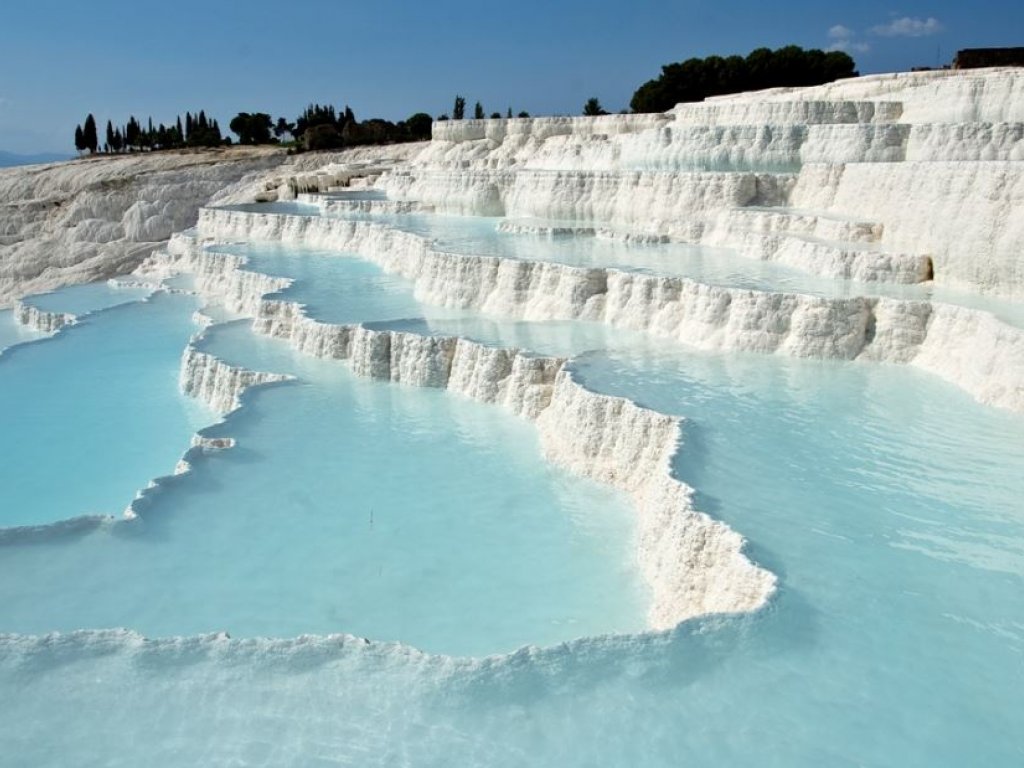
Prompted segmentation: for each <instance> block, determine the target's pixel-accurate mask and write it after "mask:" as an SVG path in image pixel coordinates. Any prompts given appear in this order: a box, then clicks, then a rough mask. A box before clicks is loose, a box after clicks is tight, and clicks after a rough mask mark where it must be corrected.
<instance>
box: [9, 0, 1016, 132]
mask: <svg viewBox="0 0 1024 768" xmlns="http://www.w3.org/2000/svg"><path fill="white" fill-rule="evenodd" d="M789 43H795V44H797V45H801V46H804V47H820V48H829V47H838V48H842V49H844V50H847V51H849V52H850V53H851V54H852V55H853V56H854V58H855V59H856V61H857V64H858V66H859V68H860V71H861V72H862V73H871V72H885V71H893V70H900V69H908V68H909V67H911V66H914V65H931V66H934V65H935V64H937V63H939V62H943V63H945V62H948V61H949V60H950V59H951V58H952V56H953V54H954V53H955V51H956V50H957V49H958V48H966V47H984V46H1010V45H1024V2H1022V1H1021V0H1012V1H1011V0H974V2H963V0H960V1H959V2H952V0H930V1H923V0H922V1H918V0H891V1H890V2H885V1H883V2H879V1H877V0H858V1H857V2H856V3H853V2H847V3H836V2H824V1H821V2H811V1H810V0H794V1H793V2H779V1H778V0H777V1H776V2H765V0H710V1H705V0H631V1H630V2H603V1H602V0H548V1H547V2H541V1H540V0H517V1H516V2H502V3H493V2H487V1H486V0H477V1H476V2H466V1H464V0H435V1H434V2H429V3H424V2H397V0H359V1H358V2H355V1H352V0H300V1H299V2H268V1H267V0H249V2H245V3H234V2H229V0H203V1H202V2H196V1H195V0H175V2H170V3H146V2H141V3H140V2H131V3H129V2H118V3H112V2H107V0H90V1H89V2H81V3H80V2H71V1H70V0H59V1H57V0H20V1H18V2H14V1H12V2H6V3H4V7H3V8H2V10H0V149H3V150H10V151H15V152H42V151H71V150H72V149H73V146H72V145H73V142H72V138H73V133H74V128H75V125H76V124H77V123H78V122H80V121H82V120H83V119H84V118H85V115H86V114H87V113H88V112H90V111H91V112H93V113H94V114H95V115H96V118H97V122H98V123H99V126H100V131H101V132H102V130H103V126H104V125H105V124H106V120H107V119H108V118H113V119H114V120H115V122H124V121H125V120H126V119H127V116H128V114H129V113H133V114H135V115H136V116H137V117H140V118H142V119H145V118H146V117H148V116H150V115H152V117H153V118H154V120H155V121H156V122H158V123H159V122H168V123H169V122H171V121H172V120H173V119H174V116H175V115H176V114H178V113H183V112H184V111H185V110H191V111H196V110H198V109H200V108H203V109H206V110H207V112H208V113H209V114H211V115H212V116H215V117H217V118H219V119H220V121H221V124H222V126H223V127H224V128H225V130H226V126H227V122H228V120H229V119H230V117H231V116H232V115H234V114H235V113H236V112H238V111H242V110H247V111H260V112H270V113H272V114H273V115H274V116H275V117H277V116H278V115H285V116H287V117H289V118H290V119H294V117H295V116H296V115H297V114H298V113H299V112H300V111H301V109H302V107H303V106H304V105H305V104H307V103H309V102H311V101H318V102H321V103H324V102H329V103H334V104H346V103H347V104H349V105H351V106H352V108H353V110H354V111H355V113H356V116H357V117H358V118H360V119H362V118H367V117H384V118H387V119H390V120H399V119H403V118H405V117H407V116H409V115H410V114H412V113H414V112H419V111H423V112H429V113H430V114H432V115H437V114H440V113H441V112H448V111H450V110H451V102H452V100H453V97H454V96H455V94H456V93H460V94H462V95H464V96H465V97H466V99H467V102H468V104H469V105H470V106H469V108H470V109H472V105H473V103H474V102H475V101H477V100H479V101H481V102H482V103H483V105H484V108H485V109H486V110H487V112H488V114H489V113H490V112H492V111H501V112H504V111H505V109H506V108H507V107H512V109H513V110H515V111H516V112H518V111H519V110H521V109H525V110H528V111H529V112H530V113H531V114H535V115H540V114H577V113H579V112H580V111H581V108H582V105H583V102H584V101H585V100H586V99H587V98H588V97H590V96H597V97H598V98H599V99H600V100H601V102H602V104H603V105H604V107H605V108H606V109H609V110H610V111H617V110H619V109H622V108H625V107H627V106H628V104H629V99H630V96H631V95H632V93H633V91H634V90H635V89H636V87H637V86H639V85H640V84H641V83H643V82H644V81H646V80H648V79H650V78H652V77H655V76H657V74H658V73H659V71H660V69H659V68H660V66H661V65H662V64H666V63H669V62H673V61H681V60H683V59H686V58H689V57H691V56H706V55H710V54H722V55H727V54H732V53H740V54H746V53H748V52H749V51H750V50H752V49H753V48H756V47H760V46H769V47H779V46H781V45H786V44H789Z"/></svg>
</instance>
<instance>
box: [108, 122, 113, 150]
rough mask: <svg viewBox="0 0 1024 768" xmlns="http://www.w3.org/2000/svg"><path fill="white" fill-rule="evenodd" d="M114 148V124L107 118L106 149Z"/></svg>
mask: <svg viewBox="0 0 1024 768" xmlns="http://www.w3.org/2000/svg"><path fill="white" fill-rule="evenodd" d="M111 149H114V125H113V123H111V122H110V121H109V120H107V151H108V152H109V151H110V150H111Z"/></svg>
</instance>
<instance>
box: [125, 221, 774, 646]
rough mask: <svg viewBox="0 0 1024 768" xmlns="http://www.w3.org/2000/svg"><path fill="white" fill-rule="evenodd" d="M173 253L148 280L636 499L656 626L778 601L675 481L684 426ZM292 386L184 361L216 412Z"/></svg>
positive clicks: (201, 256) (532, 362)
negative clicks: (421, 394)
mask: <svg viewBox="0 0 1024 768" xmlns="http://www.w3.org/2000/svg"><path fill="white" fill-rule="evenodd" d="M172 250H174V254H173V255H172V254H169V253H168V254H163V253H158V254H155V255H154V256H153V257H151V258H150V259H149V260H148V261H147V262H146V264H144V265H143V267H142V268H141V269H142V272H143V273H144V274H147V275H159V274H171V273H174V272H177V271H189V272H192V273H193V274H196V275H197V276H201V277H200V278H199V279H197V281H196V285H197V289H198V290H199V292H200V294H201V295H203V296H204V297H205V298H206V299H207V300H209V301H216V302H223V303H225V304H226V305H227V306H229V307H231V308H232V309H235V310H236V311H244V312H248V313H250V314H252V315H254V321H253V329H254V330H255V331H256V332H258V333H262V334H265V335H269V336H273V337H276V338H283V339H286V340H288V341H289V343H290V344H291V345H292V346H293V347H294V348H295V349H297V350H298V351H300V352H302V353H304V354H308V355H311V356H315V357H320V358H329V359H337V360H346V361H347V362H348V364H349V366H350V367H351V369H352V370H353V371H354V372H355V373H356V374H357V375H360V376H365V377H367V378H373V379H380V380H385V381H393V382H397V383H403V384H408V385H412V386H425V387H438V388H445V389H448V390H450V391H452V392H458V393H460V394H462V395H465V396H467V397H471V398H473V399H475V400H479V401H481V402H485V403H493V404H496V405H501V406H503V407H505V408H507V409H509V410H510V411H511V412H513V413H514V414H516V415H518V416H521V417H524V418H527V419H530V420H532V421H534V422H535V423H536V425H537V428H538V431H539V434H540V438H541V445H542V447H543V450H544V453H545V456H546V457H547V458H548V459H549V460H551V461H553V462H554V463H556V464H558V465H560V466H564V467H566V468H567V469H570V470H572V471H574V472H576V473H578V474H581V475H583V476H585V477H589V478H592V479H594V480H598V481H600V482H604V483H607V484H609V485H611V486H613V487H615V488H618V489H621V490H623V491H625V492H627V493H629V494H630V496H631V497H632V499H633V502H634V506H635V508H636V510H637V523H638V525H637V547H638V562H639V564H640V567H641V569H642V571H643V573H644V575H645V577H646V579H647V582H648V584H649V585H650V587H651V591H652V599H651V608H650V611H649V623H650V625H651V627H652V628H655V629H668V628H670V627H673V626H675V625H676V624H678V623H679V622H680V621H683V620H685V619H688V618H692V617H695V616H700V615H704V614H709V613H723V612H735V611H750V610H754V609H756V608H758V607H759V606H761V605H762V604H764V602H765V601H766V600H767V599H768V598H769V596H770V595H771V594H772V592H773V591H774V588H775V576H774V575H773V574H771V573H770V572H768V571H766V570H764V569H762V568H760V567H758V566H756V565H754V564H753V563H751V562H750V561H749V560H748V559H747V558H746V556H745V555H744V554H743V539H742V537H741V536H739V535H738V534H736V533H735V532H734V531H732V530H731V529H729V528H728V527H727V526H726V525H724V524H722V523H719V522H717V521H715V520H712V519H711V518H709V517H708V516H707V515H705V514H703V513H701V512H699V511H697V510H696V509H695V508H694V505H693V500H692V496H693V492H692V490H691V489H690V488H689V487H688V486H686V485H685V484H683V483H681V482H680V481H678V480H676V479H675V478H674V477H673V476H672V473H671V461H672V458H673V456H674V455H675V454H676V452H677V450H678V447H679V443H680V440H681V433H680V428H679V422H680V420H679V419H678V418H675V417H671V416H666V415H664V414H660V413H657V412H655V411H652V410H650V409H647V408H643V407H641V406H638V405H636V404H635V403H632V402H630V401H629V400H626V399H623V398H617V397H609V396H607V395H599V394H596V393H594V392H591V391H589V390H587V389H586V388H584V387H582V386H580V385H579V384H578V383H577V382H576V381H574V380H573V378H572V375H571V374H570V372H569V370H568V369H567V368H566V361H565V360H564V359H560V358H551V357H538V356H533V355H530V354H527V353H524V352H522V351H520V350H516V349H504V348H497V347H489V346H486V345H483V344H478V343H476V342H472V341H468V340H466V339H460V338H456V337H435V336H422V335H418V334H413V333H405V332H399V331H383V330H374V329H371V328H366V327H363V326H359V325H332V324H328V323H322V322H318V321H316V320H313V319H312V318H309V317H308V316H306V314H305V313H304V312H303V310H302V307H301V306H300V305H298V304H296V303H294V302H288V301H280V300H269V299H264V298H263V294H264V293H265V292H267V291H268V290H278V289H279V288H280V286H279V285H277V284H275V283H274V282H273V281H272V280H271V279H269V278H265V279H264V280H262V281H261V280H259V279H257V278H259V277H264V276H262V275H257V273H253V272H246V271H245V270H242V269H240V266H241V265H242V260H241V259H239V258H238V257H233V256H223V255H219V254H215V253H209V252H206V251H203V250H201V249H200V248H199V247H198V245H197V244H195V243H194V241H190V240H189V239H188V238H178V239H176V241H175V247H174V248H173V249H172ZM218 271H219V274H217V273H218ZM286 379H287V377H283V376H279V375H276V374H267V373H257V372H254V371H247V370H244V369H240V368H237V367H234V366H230V365H227V364H225V363H223V362H222V361H220V360H218V359H217V358H215V357H213V356H212V355H210V354H208V353H205V352H202V351H200V350H198V349H197V348H196V347H195V346H194V345H191V344H190V345H189V347H188V349H187V350H186V352H185V354H184V356H183V357H182V364H181V386H182V389H183V391H185V392H186V393H187V394H190V395H192V396H194V397H197V398H199V399H201V400H202V401H203V402H205V403H206V404H208V405H209V406H210V407H211V408H213V409H214V410H217V411H219V412H221V413H226V412H228V411H230V410H233V409H234V408H237V407H238V404H239V402H238V398H239V396H240V395H241V393H242V392H243V391H244V390H245V389H246V388H248V387H250V386H256V385H259V384H263V383H267V382H276V381H283V380H286ZM185 468H187V466H186V467H185Z"/></svg>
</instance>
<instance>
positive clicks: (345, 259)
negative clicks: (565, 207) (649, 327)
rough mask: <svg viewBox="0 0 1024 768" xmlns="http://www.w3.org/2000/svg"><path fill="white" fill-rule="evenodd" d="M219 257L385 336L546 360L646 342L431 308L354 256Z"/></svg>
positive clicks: (268, 247) (319, 312)
mask: <svg viewBox="0 0 1024 768" xmlns="http://www.w3.org/2000/svg"><path fill="white" fill-rule="evenodd" d="M214 250H215V251H216V252H220V253H230V254H236V255H241V256H244V257H245V258H246V259H247V264H246V269H251V270H255V271H257V272H262V273H264V274H268V275H275V276H278V277H288V278H291V279H292V280H293V281H294V282H293V283H292V285H291V286H290V287H289V288H287V289H285V290H284V291H282V292H280V293H278V294H274V297H275V298H283V299H288V300H290V301H297V302H301V303H302V304H303V305H304V306H305V308H306V313H307V314H308V315H309V316H310V317H312V318H315V319H317V320H321V321H323V322H327V323H340V324H344V323H358V322H362V323H364V324H366V325H368V326H370V327H372V328H377V329H391V330H401V331H411V332H413V333H421V334H424V335H435V336H436V335H441V336H462V337H463V338H467V339H471V340H473V341H477V342H480V343H482V344H488V345H493V346H504V347H517V348H521V349H528V350H530V351H532V352H536V353H538V354H545V355H570V354H578V353H580V352H585V351H587V350H591V349H602V348H606V347H609V346H616V347H618V346H623V345H635V344H644V343H646V341H645V340H644V339H643V337H641V336H640V335H639V334H634V333H630V332H628V331H622V330H618V329H610V328H609V327H608V326H606V325H603V324H600V323H582V322H545V323H531V322H516V321H511V320H502V319H501V318H494V317H483V316H481V315H479V314H477V313H476V312H470V311H463V310H458V309H449V308H444V307H435V306H431V305H429V304H423V303H422V302H420V301H419V300H417V299H416V298H415V297H414V295H413V285H412V282H411V281H409V280H406V279H404V278H402V277H399V276H397V275H393V274H387V273H385V272H384V271H383V270H382V269H381V268H380V267H378V266H377V265H375V264H373V263H371V262H368V261H365V260H363V259H360V258H358V257H357V256H353V255H351V254H344V253H338V252H336V251H323V250H316V249H311V248H295V247H293V246H286V245H281V244H280V243H242V244H231V245H219V246H216V247H215V248H214Z"/></svg>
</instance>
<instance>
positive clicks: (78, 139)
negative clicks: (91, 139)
mask: <svg viewBox="0 0 1024 768" xmlns="http://www.w3.org/2000/svg"><path fill="white" fill-rule="evenodd" d="M75 149H77V150H78V151H79V152H85V134H83V133H82V126H80V125H76V126H75Z"/></svg>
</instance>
